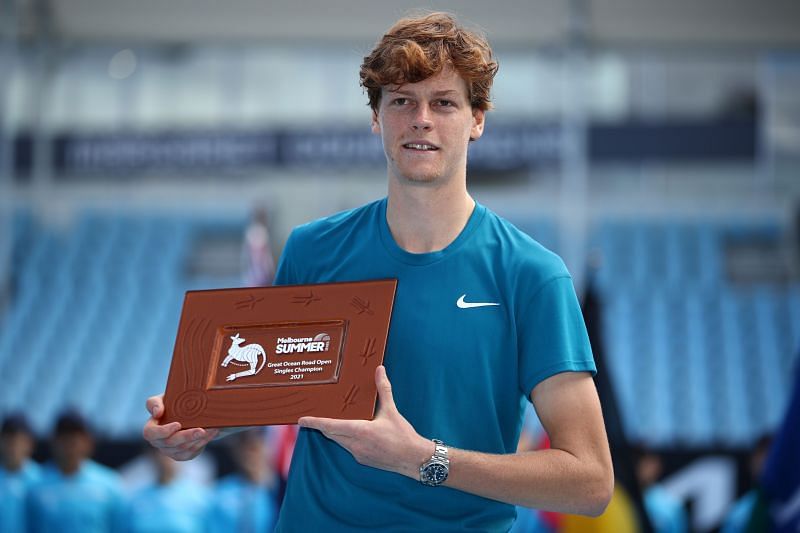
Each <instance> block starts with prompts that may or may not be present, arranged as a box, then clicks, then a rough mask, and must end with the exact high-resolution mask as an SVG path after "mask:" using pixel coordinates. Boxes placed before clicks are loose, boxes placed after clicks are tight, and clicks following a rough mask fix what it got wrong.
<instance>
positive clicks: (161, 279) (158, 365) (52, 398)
mask: <svg viewBox="0 0 800 533" xmlns="http://www.w3.org/2000/svg"><path fill="white" fill-rule="evenodd" d="M244 225H245V220H244V219H243V218H232V219H218V218H215V219H202V218H198V217H197V216H191V217H180V216H160V215H155V216H146V215H118V214H113V213H103V212H87V213H84V214H83V215H82V216H81V217H80V219H79V220H78V221H77V223H76V224H75V225H74V227H73V228H72V230H71V231H69V232H66V233H63V234H62V233H59V232H57V231H55V230H53V229H50V228H45V227H43V226H41V225H38V224H36V223H35V221H34V220H33V219H32V217H30V216H29V215H25V214H20V215H19V216H17V217H16V218H15V221H14V230H13V238H12V240H13V254H12V272H13V277H12V281H13V283H12V292H13V294H12V296H13V299H12V305H10V306H9V309H8V312H7V313H6V315H5V317H4V318H3V321H2V322H0V372H1V373H2V376H3V385H4V386H3V387H2V391H1V392H0V412H7V411H11V410H16V409H22V410H24V411H25V412H26V413H27V414H28V415H29V416H30V418H31V422H32V424H33V426H34V428H35V430H36V431H37V432H39V433H40V434H42V435H45V434H47V432H48V431H49V430H50V425H51V424H52V422H53V420H54V417H55V416H56V415H57V413H58V412H59V411H61V410H62V409H64V408H66V407H74V408H77V409H79V410H81V411H83V412H85V413H89V414H91V418H92V420H93V421H94V422H95V423H96V425H97V428H96V429H97V430H98V431H100V432H101V433H102V434H105V435H106V436H108V437H112V438H113V437H130V436H133V435H136V434H138V433H140V432H141V424H142V422H143V421H144V419H145V418H146V414H145V411H144V408H143V405H144V404H143V402H144V399H145V398H146V397H147V396H149V395H152V394H155V393H158V392H160V391H162V390H163V388H164V384H165V383H166V375H167V371H168V369H169V363H170V359H171V354H172V347H173V344H174V340H175V331H176V328H177V323H178V318H179V316H180V309H181V305H182V302H183V293H184V291H185V290H187V289H200V288H208V287H211V286H236V285H239V284H240V280H239V279H238V278H217V279H205V280H200V281H198V280H195V279H191V278H190V277H188V275H187V265H186V263H187V260H188V257H189V254H190V251H191V247H192V245H193V242H194V241H195V239H197V238H199V237H200V236H201V235H202V234H203V232H204V230H205V229H206V228H207V227H209V226H213V227H216V228H228V230H229V231H230V232H235V233H236V234H239V235H241V234H242V233H243V231H244ZM235 260H236V261H238V260H239V258H238V257H237V258H236V259H235Z"/></svg>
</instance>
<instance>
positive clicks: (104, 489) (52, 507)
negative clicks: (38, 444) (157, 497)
mask: <svg viewBox="0 0 800 533" xmlns="http://www.w3.org/2000/svg"><path fill="white" fill-rule="evenodd" d="M123 506H124V501H123V495H122V486H121V483H120V480H119V476H118V475H117V473H116V472H114V471H113V470H111V469H110V468H107V467H105V466H103V465H100V464H98V463H95V462H94V461H90V460H87V461H84V462H83V464H82V465H81V467H80V469H79V470H78V471H77V472H76V473H75V474H73V475H70V476H65V475H64V474H63V473H61V471H60V470H59V469H58V468H56V467H55V466H54V465H52V464H50V465H47V466H46V467H45V468H44V469H43V473H42V477H41V480H40V481H39V482H38V483H37V484H35V485H34V486H32V487H31V490H30V492H29V497H28V527H29V531H32V532H42V533H44V532H48V533H49V532H52V531H58V532H59V533H73V532H74V533H79V532H80V533H108V532H114V531H122V529H123V523H122V514H123V510H124V508H123Z"/></svg>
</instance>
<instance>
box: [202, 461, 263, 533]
mask: <svg viewBox="0 0 800 533" xmlns="http://www.w3.org/2000/svg"><path fill="white" fill-rule="evenodd" d="M275 514H276V510H275V495H274V494H273V492H272V490H270V488H269V487H268V486H266V485H258V484H255V483H253V482H251V481H249V480H247V479H246V478H244V477H243V476H241V475H239V474H231V475H229V476H226V477H224V478H222V479H220V480H219V481H218V482H217V486H216V487H215V489H214V503H213V505H212V506H211V509H210V512H209V514H208V520H207V524H208V531H238V532H242V533H251V532H252V533H261V532H263V531H272V529H273V528H274V527H275Z"/></svg>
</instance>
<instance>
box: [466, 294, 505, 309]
mask: <svg viewBox="0 0 800 533" xmlns="http://www.w3.org/2000/svg"><path fill="white" fill-rule="evenodd" d="M466 296H467V295H466V294H462V295H461V298H459V299H458V301H457V302H456V305H457V306H458V307H459V308H460V309H471V308H473V307H490V306H493V305H500V304H497V303H493V302H465V301H464V298H465V297H466Z"/></svg>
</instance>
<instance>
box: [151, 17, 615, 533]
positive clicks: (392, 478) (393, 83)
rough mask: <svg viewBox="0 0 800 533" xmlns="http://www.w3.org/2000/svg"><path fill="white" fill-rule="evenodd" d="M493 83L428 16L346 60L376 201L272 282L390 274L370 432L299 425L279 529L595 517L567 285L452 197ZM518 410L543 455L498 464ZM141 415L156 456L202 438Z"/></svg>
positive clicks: (310, 240) (483, 49) (583, 350)
mask: <svg viewBox="0 0 800 533" xmlns="http://www.w3.org/2000/svg"><path fill="white" fill-rule="evenodd" d="M496 70H497V64H496V63H495V62H494V60H493V59H492V52H491V49H490V48H489V45H488V43H487V42H486V41H485V39H484V38H483V37H482V36H480V35H478V34H476V33H474V32H471V31H468V30H465V29H464V28H462V27H461V26H459V25H458V24H457V23H456V22H455V21H454V20H453V18H452V17H450V16H449V15H446V14H441V13H434V14H431V15H428V16H424V17H419V18H411V19H403V20H400V21H399V22H398V23H397V24H395V26H394V27H392V28H391V29H390V30H389V32H388V33H387V34H386V35H385V36H384V37H383V38H382V39H381V41H380V42H379V43H378V45H377V46H376V48H375V50H373V52H372V53H371V54H370V55H369V56H367V57H366V58H365V60H364V64H363V65H362V68H361V84H362V85H363V86H364V87H365V88H366V89H367V92H368V96H369V101H370V106H371V108H372V130H373V131H374V132H375V133H376V134H379V135H380V136H381V138H382V140H383V147H384V151H385V153H386V160H387V174H388V196H387V198H385V199H382V200H379V201H376V202H373V203H371V204H368V205H366V206H363V207H361V208H358V209H354V210H352V211H348V212H345V213H341V214H338V215H334V216H332V217H329V218H326V219H323V220H319V221H316V222H312V223H310V224H306V225H304V226H301V227H299V228H296V229H295V230H294V232H293V233H292V235H291V236H290V238H289V240H288V241H287V243H286V247H285V248H284V252H283V255H282V257H281V261H280V265H279V268H278V274H277V278H276V283H277V284H296V283H322V282H333V281H349V280H360V279H376V278H387V277H394V278H398V280H399V281H398V288H397V294H396V297H395V307H394V312H393V315H392V324H391V328H390V335H389V340H388V344H387V350H386V356H385V359H384V365H385V367H383V366H382V367H379V368H378V370H377V372H376V376H375V379H376V383H377V385H378V394H379V405H378V410H377V413H376V416H375V419H374V420H372V421H364V420H359V421H349V420H347V421H342V420H330V419H319V418H312V417H305V418H302V419H300V425H301V426H302V428H303V429H302V430H301V432H300V435H299V437H298V441H297V446H296V448H295V452H294V458H293V461H292V467H291V471H290V477H289V482H288V487H287V491H286V498H285V500H284V503H283V507H282V509H281V512H280V517H279V522H278V528H277V529H278V530H279V531H315V530H359V529H363V530H384V529H392V530H411V529H413V530H419V531H452V530H466V529H474V530H480V531H507V530H508V529H509V528H510V527H511V524H512V522H513V519H514V515H515V511H514V504H518V505H524V506H527V507H535V508H540V509H546V510H555V511H565V512H573V513H583V514H590V515H597V514H599V513H601V512H602V510H603V509H604V508H605V506H606V504H607V502H608V500H609V498H610V495H611V491H612V487H613V474H612V469H611V459H610V455H609V451H608V444H607V440H606V435H605V430H604V427H603V421H602V415H601V412H600V405H599V401H598V398H597V394H596V391H595V389H594V385H593V382H592V379H591V373H592V372H594V370H595V369H594V362H593V359H592V355H591V350H590V348H589V342H588V339H587V336H586V330H585V327H584V324H583V320H582V318H581V313H580V309H579V307H578V303H577V299H576V297H575V293H574V289H573V286H572V281H571V278H570V277H569V274H568V272H567V270H566V268H565V267H564V264H563V263H562V261H561V260H560V259H559V258H558V257H557V256H555V255H554V254H552V253H550V252H549V251H547V250H545V249H544V248H543V247H541V246H540V245H539V244H538V243H536V242H535V241H533V240H532V239H531V238H529V237H528V236H526V235H524V234H523V233H521V232H520V231H518V230H517V229H516V228H514V227H513V226H511V225H510V224H509V223H508V222H506V221H504V220H502V219H500V218H499V217H498V216H497V215H495V214H494V213H492V212H491V211H489V210H488V209H486V208H485V207H484V206H482V205H480V204H477V203H476V202H475V201H474V200H473V199H472V198H471V197H470V195H469V193H468V192H467V187H466V167H467V150H468V145H469V143H470V141H472V140H477V139H479V138H480V137H481V135H482V133H483V129H484V114H485V112H486V111H487V110H488V109H489V107H490V103H489V90H490V88H491V84H492V79H493V77H494V74H495V72H496ZM389 377H391V385H390V381H389ZM526 398H529V399H530V400H531V401H532V402H533V404H534V406H535V407H536V410H537V413H538V415H539V418H540V419H541V421H542V424H543V426H544V428H545V429H546V430H547V432H548V434H549V436H550V439H551V444H552V448H551V449H549V450H543V451H534V452H525V453H515V451H516V445H517V441H518V439H519V432H520V426H521V423H522V416H523V407H524V401H525V399H526ZM148 409H149V410H150V412H151V414H152V418H151V420H150V421H148V423H147V425H146V426H145V429H144V434H145V437H146V438H147V439H148V440H149V441H150V442H151V443H152V444H153V445H154V446H157V447H160V448H162V449H163V450H164V451H165V453H169V454H171V455H172V456H173V457H178V458H189V457H192V456H194V455H197V454H198V453H199V452H200V451H201V450H202V448H203V447H204V446H205V444H206V443H207V442H208V440H210V439H212V438H214V437H215V436H216V435H217V434H218V432H217V431H216V430H203V429H192V430H180V427H179V425H178V424H176V423H173V424H167V425H164V426H159V425H158V424H157V420H158V418H159V417H160V416H161V414H162V413H163V403H162V402H161V398H160V397H154V398H151V399H149V400H148ZM431 439H437V440H436V442H434V441H432V440H431ZM426 485H427V486H426ZM438 485H442V486H438Z"/></svg>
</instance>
